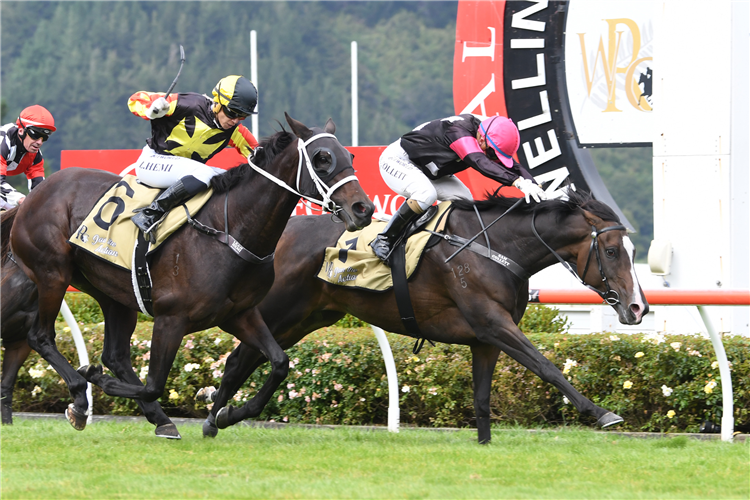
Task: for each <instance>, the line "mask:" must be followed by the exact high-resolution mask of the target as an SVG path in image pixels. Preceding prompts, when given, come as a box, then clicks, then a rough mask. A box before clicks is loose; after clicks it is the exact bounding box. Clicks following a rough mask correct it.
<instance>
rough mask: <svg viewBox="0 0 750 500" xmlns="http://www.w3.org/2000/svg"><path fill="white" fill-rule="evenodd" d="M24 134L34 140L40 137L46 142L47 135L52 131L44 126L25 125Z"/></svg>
mask: <svg viewBox="0 0 750 500" xmlns="http://www.w3.org/2000/svg"><path fill="white" fill-rule="evenodd" d="M26 134H27V135H28V136H29V137H31V139H33V140H35V141H38V140H39V139H41V140H42V142H46V141H47V139H49V136H50V135H51V134H52V131H51V130H48V129H46V128H39V127H26Z"/></svg>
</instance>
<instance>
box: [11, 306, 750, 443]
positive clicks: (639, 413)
mask: <svg viewBox="0 0 750 500" xmlns="http://www.w3.org/2000/svg"><path fill="white" fill-rule="evenodd" d="M82 300H83V299H82ZM69 302H70V301H69ZM83 302H84V303H85V302H86V301H85V300H83ZM78 306H79V305H78V304H76V303H75V301H74V302H73V304H72V305H71V307H72V308H74V310H75V313H76V315H77V316H76V317H77V318H85V319H87V320H92V319H93V320H99V321H101V317H100V316H98V317H97V316H96V311H89V313H86V312H85V311H81V310H80V308H79V307H78ZM85 314H89V316H86V315H85ZM151 326H152V324H151V323H149V322H140V323H139V325H138V328H137V330H136V332H135V334H134V335H133V337H132V340H131V346H132V362H133V366H134V368H135V370H136V372H137V373H138V374H139V376H140V378H141V380H145V377H146V374H147V370H148V368H147V367H148V359H149V347H150V340H149V339H150V335H151ZM521 326H522V329H524V331H528V332H529V333H527V335H528V337H529V338H530V340H531V341H532V342H533V343H534V345H535V346H536V347H537V348H538V349H539V350H540V351H541V352H542V354H543V355H544V356H545V357H547V358H548V359H549V360H550V361H552V362H553V363H554V364H555V365H556V366H558V367H559V368H560V369H561V370H563V373H565V375H566V376H567V377H568V379H569V380H570V381H571V383H572V384H573V386H575V387H576V389H578V390H579V391H580V392H581V393H582V394H584V395H585V396H587V397H588V398H590V399H591V400H592V401H594V403H596V404H598V405H600V406H602V407H604V408H607V409H609V410H611V411H614V412H616V413H618V414H619V415H621V416H622V417H623V418H624V419H625V422H624V423H623V424H621V425H620V427H619V429H621V430H630V431H659V432H697V431H698V429H699V427H700V425H701V423H702V422H703V421H704V420H712V421H714V422H720V421H721V409H722V400H721V385H720V384H721V377H720V376H719V370H718V367H717V363H716V360H715V357H714V350H713V347H712V345H711V342H710V340H709V339H707V338H703V337H701V336H700V335H661V334H627V335H623V334H620V335H615V334H611V333H601V334H590V335H572V334H569V333H566V332H567V328H568V325H567V323H566V321H565V320H564V319H562V318H560V317H558V315H557V310H556V309H554V308H549V307H544V306H532V307H530V308H529V310H528V311H527V314H526V316H525V318H524V321H523V322H522V324H521ZM57 329H58V336H57V343H58V347H59V348H60V350H61V352H62V353H63V355H65V356H66V357H67V359H68V360H69V361H71V363H72V364H73V365H74V366H77V364H78V362H77V355H76V352H75V346H74V343H73V340H72V337H71V335H70V332H69V329H68V328H67V327H66V326H65V324H64V323H62V322H59V323H58V324H57ZM540 329H543V330H547V331H552V332H558V333H539V330H540ZM82 330H83V332H84V337H85V338H86V339H87V342H88V351H89V357H90V358H92V362H94V363H100V359H99V356H100V354H101V348H102V340H103V331H104V325H103V323H101V322H99V323H85V322H84V323H83V324H82ZM388 339H389V341H390V343H391V347H392V349H393V353H394V358H395V360H396V367H397V371H398V382H399V398H400V406H401V423H402V425H415V426H427V427H431V426H434V427H465V426H473V425H474V423H475V421H474V408H473V393H472V384H471V353H470V350H469V348H468V347H465V346H456V345H447V344H437V346H436V347H432V346H430V345H429V344H425V346H424V348H423V350H422V351H421V352H420V353H419V355H416V356H415V355H414V354H412V346H413V343H414V340H413V339H410V338H407V337H403V336H400V335H393V334H388ZM723 340H724V347H725V349H726V352H727V357H728V358H729V360H730V363H731V372H732V383H733V389H734V407H735V415H734V417H735V422H736V424H738V425H740V424H744V425H747V424H748V423H750V415H749V414H748V413H749V411H748V410H749V409H750V404H749V403H750V349H749V348H750V339H749V338H745V337H734V336H727V337H725V338H724V339H723ZM235 345H236V340H235V339H234V338H233V337H232V336H230V335H229V334H227V333H224V332H222V331H220V330H218V329H211V330H206V331H204V332H199V333H195V334H191V335H188V336H186V337H185V339H184V341H183V345H182V348H181V349H180V351H179V352H178V355H177V358H176V360H175V363H174V366H173V368H172V371H171V373H170V376H169V381H168V385H167V387H166V390H165V392H164V395H163V396H162V398H161V399H160V402H161V404H162V405H163V407H164V409H165V411H166V412H167V414H169V415H171V416H188V417H205V416H206V415H207V412H208V409H209V408H210V406H209V407H207V406H206V405H204V404H202V403H197V402H196V401H195V400H194V396H195V394H196V392H197V391H198V389H200V388H201V387H204V386H208V385H214V386H217V387H218V385H219V383H220V380H221V376H222V374H223V369H224V362H225V360H226V357H227V355H228V354H229V352H230V351H231V350H232V349H233V347H234V346H235ZM287 352H288V354H289V358H290V371H289V377H288V378H287V380H286V381H285V382H284V384H283V385H282V387H281V388H280V389H279V390H278V392H277V393H276V394H275V395H274V397H273V399H272V400H271V403H270V404H269V405H268V406H267V407H266V409H265V410H264V412H263V413H262V414H261V416H260V417H259V418H260V419H263V420H274V421H283V422H296V423H316V424H353V425H385V424H386V423H387V418H388V381H387V379H386V376H385V368H384V365H383V360H382V355H381V353H380V348H379V346H378V343H377V340H376V339H375V337H374V335H373V334H372V332H371V330H370V329H369V328H367V327H366V326H364V325H362V324H361V323H360V322H359V321H358V320H357V319H356V318H352V317H349V316H347V317H346V318H345V319H344V320H342V322H340V323H338V324H337V325H336V326H333V327H329V328H324V329H321V330H319V331H317V332H315V333H314V334H312V335H310V336H308V337H307V338H305V339H304V340H303V341H302V342H300V343H299V344H297V345H296V346H294V347H293V348H291V349H289V350H288V351H287ZM105 370H106V369H105ZM267 374H268V365H267V364H266V365H263V366H262V367H261V368H260V369H259V370H257V371H256V373H255V374H254V375H253V376H252V377H251V379H250V380H249V381H248V383H247V384H246V385H245V386H243V388H242V389H241V391H240V392H239V393H238V394H237V395H236V396H235V398H234V399H235V401H234V402H233V404H235V405H239V404H242V402H244V401H246V400H247V399H248V398H250V397H252V396H253V394H255V392H256V391H257V390H258V389H259V388H260V387H261V385H262V383H263V381H264V380H265V377H266V376H267ZM69 402H70V395H69V393H68V391H67V388H66V387H65V385H64V382H63V381H62V379H61V378H60V377H59V376H58V375H57V374H56V373H55V372H54V370H52V368H51V367H50V366H49V365H48V364H47V363H46V361H44V360H42V359H41V358H39V356H38V355H37V354H36V353H32V356H31V357H30V358H29V360H28V361H27V362H26V364H25V365H24V367H23V368H22V369H21V371H20V373H19V379H18V382H17V384H16V391H15V393H14V403H13V408H14V411H27V412H62V411H63V410H64V409H65V407H66V406H67V404H68V403H69ZM491 411H492V418H493V421H494V422H496V423H507V424H514V425H519V426H523V427H545V426H560V425H577V424H583V425H590V424H592V423H593V419H591V418H590V417H584V416H581V415H580V414H579V413H578V411H577V410H576V409H575V408H574V407H573V406H572V405H571V404H569V403H568V402H567V400H566V398H564V397H563V396H562V394H561V393H560V392H559V391H557V389H555V388H554V387H553V386H551V385H550V384H547V383H545V382H542V380H541V379H539V378H538V377H536V376H535V375H534V374H533V373H531V372H530V371H528V370H526V369H525V368H524V367H522V366H521V365H519V364H518V363H516V362H515V361H514V360H512V359H510V358H509V357H508V356H506V355H504V354H501V356H500V359H499V361H498V364H497V368H496V370H495V376H494V379H493V382H492V394H491ZM94 413H95V414H109V415H138V414H139V410H138V407H137V405H136V404H135V403H134V402H133V401H132V400H128V399H124V398H117V397H110V396H107V395H105V394H103V392H102V391H101V390H100V389H99V388H98V387H94Z"/></svg>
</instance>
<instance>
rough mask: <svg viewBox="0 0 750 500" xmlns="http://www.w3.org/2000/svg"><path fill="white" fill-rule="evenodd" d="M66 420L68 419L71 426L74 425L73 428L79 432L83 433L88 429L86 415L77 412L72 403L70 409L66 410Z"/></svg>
mask: <svg viewBox="0 0 750 500" xmlns="http://www.w3.org/2000/svg"><path fill="white" fill-rule="evenodd" d="M65 418H67V419H68V422H70V425H72V426H73V428H74V429H75V430H77V431H82V430H83V429H85V428H86V419H87V418H88V417H87V416H86V414H85V413H81V412H79V411H78V410H76V407H75V405H74V404H73V403H70V404H69V405H68V408H67V409H66V410H65Z"/></svg>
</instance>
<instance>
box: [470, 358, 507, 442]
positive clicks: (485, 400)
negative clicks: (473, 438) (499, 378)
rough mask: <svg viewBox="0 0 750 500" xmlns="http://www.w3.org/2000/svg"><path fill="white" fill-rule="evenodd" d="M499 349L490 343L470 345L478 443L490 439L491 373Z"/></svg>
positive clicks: (493, 370)
mask: <svg viewBox="0 0 750 500" xmlns="http://www.w3.org/2000/svg"><path fill="white" fill-rule="evenodd" d="M499 355H500V349H499V348H498V347H496V346H493V345H490V344H474V345H472V346H471V373H472V385H473V386H474V412H475V413H476V416H477V437H478V439H479V444H487V443H489V442H490V439H492V434H491V431H490V392H491V389H492V374H493V373H494V372H495V365H496V364H497V358H498V356H499Z"/></svg>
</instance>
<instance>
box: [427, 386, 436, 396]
mask: <svg viewBox="0 0 750 500" xmlns="http://www.w3.org/2000/svg"><path fill="white" fill-rule="evenodd" d="M427 392H428V393H429V394H430V395H431V396H437V387H430V388H429V389H428V390H427Z"/></svg>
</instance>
